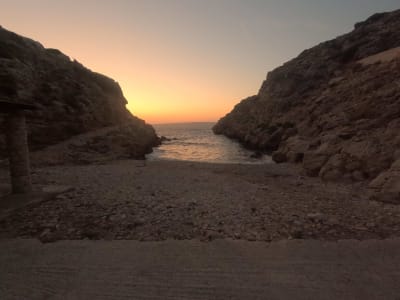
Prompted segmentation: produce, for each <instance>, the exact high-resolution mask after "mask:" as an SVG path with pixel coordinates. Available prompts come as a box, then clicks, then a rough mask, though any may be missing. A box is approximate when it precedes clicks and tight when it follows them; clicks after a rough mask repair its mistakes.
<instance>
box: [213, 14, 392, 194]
mask: <svg viewBox="0 0 400 300" xmlns="http://www.w3.org/2000/svg"><path fill="white" fill-rule="evenodd" d="M214 132H215V133H217V134H224V135H226V136H228V137H231V138H235V139H238V140H239V141H240V142H242V143H244V144H245V145H247V146H249V147H252V148H256V149H259V150H262V151H266V152H270V153H272V156H273V159H274V160H275V161H276V162H287V161H288V162H292V163H301V164H302V165H303V167H304V170H305V172H306V173H307V174H308V175H310V176H320V177H322V178H323V179H326V180H353V181H363V180H373V179H375V180H373V181H372V182H371V188H372V189H374V193H373V195H374V196H375V197H378V198H381V199H383V198H385V199H391V200H388V201H395V202H400V174H399V173H398V172H397V171H398V165H399V159H400V151H399V149H400V134H399V132H400V10H397V11H394V12H390V13H380V14H376V15H373V16H372V17H370V18H369V19H367V20H366V21H365V22H361V23H358V24H356V25H355V28H354V30H353V31H352V32H350V33H348V34H345V35H343V36H340V37H338V38H336V39H334V40H331V41H328V42H324V43H321V44H320V45H318V46H316V47H314V48H311V49H308V50H306V51H304V52H303V53H301V54H300V55H299V56H298V57H297V58H295V59H293V60H291V61H289V62H287V63H285V64H284V65H283V66H281V67H279V68H277V69H275V70H273V71H272V72H270V73H269V74H268V75H267V79H266V80H265V81H264V83H263V84H262V86H261V88H260V90H259V92H258V94H257V95H255V96H252V97H250V98H247V99H245V100H243V101H242V102H241V103H239V104H238V105H236V107H235V108H234V109H233V110H232V112H230V113H229V114H228V115H226V116H225V117H223V118H222V119H221V120H220V121H219V122H218V123H217V124H216V125H215V127H214ZM396 170H397V171H396ZM388 174H390V175H388ZM396 174H397V175H396Z"/></svg>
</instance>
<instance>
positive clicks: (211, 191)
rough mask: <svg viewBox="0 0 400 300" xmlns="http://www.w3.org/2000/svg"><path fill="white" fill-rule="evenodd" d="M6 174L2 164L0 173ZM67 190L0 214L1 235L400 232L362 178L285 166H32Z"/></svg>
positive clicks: (38, 176) (357, 235)
mask: <svg viewBox="0 0 400 300" xmlns="http://www.w3.org/2000/svg"><path fill="white" fill-rule="evenodd" d="M6 177H7V176H6V173H5V171H4V170H2V171H0V180H1V181H3V182H4V181H5V180H7V178H6ZM33 181H34V183H35V184H36V185H46V184H56V185H70V186H73V187H74V189H73V190H72V191H70V192H68V193H65V194H62V195H59V196H57V197H56V198H55V199H53V200H51V201H47V202H43V203H40V204H30V205H28V206H26V207H24V208H20V209H18V210H15V211H14V212H13V213H12V214H10V215H8V216H7V217H3V218H2V219H0V237H2V238H10V237H22V238H32V237H33V238H39V239H40V240H42V241H43V242H51V241H56V240H66V239H133V240H144V241H157V240H165V239H178V240H180V239H200V240H204V241H208V240H213V239H218V238H233V239H243V240H249V241H273V240H281V239H288V238H289V239H292V238H293V239H320V240H340V239H350V238H351V239H361V240H362V239H371V238H378V239H379V238H389V237H398V236H400V206H395V205H388V204H383V203H379V202H373V201H369V200H368V199H367V197H366V193H365V186H364V185H363V184H357V185H355V184H333V183H324V182H322V181H321V180H320V179H318V178H309V177H304V176H302V175H301V173H300V171H299V170H298V169H296V168H295V167H293V166H290V165H275V164H270V165H228V164H207V163H191V162H177V161H151V162H146V163H145V162H143V161H132V160H131V161H115V162H112V163H108V164H103V165H86V166H56V167H45V168H38V169H35V170H34V174H33Z"/></svg>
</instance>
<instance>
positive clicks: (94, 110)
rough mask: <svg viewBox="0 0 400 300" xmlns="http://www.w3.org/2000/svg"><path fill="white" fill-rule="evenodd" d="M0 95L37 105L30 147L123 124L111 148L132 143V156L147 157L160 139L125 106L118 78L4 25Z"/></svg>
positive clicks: (30, 117) (0, 147)
mask: <svg viewBox="0 0 400 300" xmlns="http://www.w3.org/2000/svg"><path fill="white" fill-rule="evenodd" d="M0 98H1V100H6V101H12V102H24V103H29V104H34V105H35V106H36V107H37V108H38V109H37V110H36V111H32V112H28V113H27V123H28V129H29V134H28V136H29V144H30V149H31V150H38V149H42V148H44V147H47V146H49V145H53V144H56V143H58V142H60V141H64V140H66V139H69V138H71V137H73V136H75V135H78V134H82V133H87V132H91V131H93V130H98V129H101V128H105V127H111V126H117V128H124V129H123V130H118V129H114V131H111V132H112V133H113V136H114V138H113V142H114V144H112V143H107V144H108V146H109V147H108V148H109V149H108V151H109V152H112V151H113V150H115V149H114V148H117V149H119V148H120V147H123V145H124V144H125V145H127V144H129V145H130V146H129V147H128V148H129V152H130V154H131V157H134V158H138V157H143V155H144V154H145V153H146V152H148V151H151V147H152V146H154V145H155V144H157V142H158V138H157V136H156V134H155V131H154V129H153V128H152V127H151V126H149V125H147V124H145V122H144V121H142V120H140V119H138V118H136V117H134V116H132V115H131V113H130V112H129V111H128V110H127V109H126V107H125V105H126V103H127V101H126V99H125V98H124V96H123V94H122V90H121V88H120V87H119V85H118V83H117V82H115V81H114V80H112V79H110V78H108V77H106V76H104V75H101V74H98V73H95V72H92V71H90V70H89V69H87V68H85V67H84V66H83V65H81V64H80V63H79V62H77V61H75V60H74V61H71V60H70V58H69V57H68V56H66V55H64V54H63V53H61V52H60V51H59V50H56V49H45V48H44V47H43V46H42V45H41V44H39V43H38V42H35V41H33V40H30V39H28V38H25V37H21V36H19V35H17V34H15V33H12V32H10V31H7V30H5V29H3V28H1V27H0ZM1 121H2V120H1V114H0V123H2V122H1ZM127 128H129V130H127ZM2 129H3V128H2ZM107 132H108V133H109V131H107ZM0 136H1V137H0V156H3V157H4V153H5V142H4V140H3V136H2V135H0ZM121 136H123V138H121ZM98 139H100V140H101V137H98ZM107 139H108V140H110V136H108V138H107ZM134 144H135V145H136V146H137V147H136V148H135V149H133V145H134ZM102 151H106V150H105V147H103V149H102ZM124 151H126V147H125V149H124Z"/></svg>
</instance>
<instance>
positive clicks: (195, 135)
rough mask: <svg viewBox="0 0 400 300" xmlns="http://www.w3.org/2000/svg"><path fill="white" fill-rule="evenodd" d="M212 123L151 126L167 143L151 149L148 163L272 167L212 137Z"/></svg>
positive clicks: (219, 137)
mask: <svg viewBox="0 0 400 300" xmlns="http://www.w3.org/2000/svg"><path fill="white" fill-rule="evenodd" d="M213 125H214V123H180V124H163V125H153V126H154V128H155V129H156V131H157V134H158V135H159V136H165V137H167V138H169V139H171V140H170V141H165V142H163V144H162V145H161V146H160V147H158V148H155V149H154V152H153V153H152V154H149V155H148V156H147V158H148V159H149V160H186V161H200V162H216V163H253V164H264V163H271V159H270V157H269V156H263V157H261V158H252V157H251V155H252V154H253V152H252V151H249V150H247V149H244V148H243V147H242V146H241V145H239V144H238V143H237V142H235V141H232V140H230V139H228V138H226V137H224V136H222V135H214V134H213V132H212V130H211V128H212V126H213Z"/></svg>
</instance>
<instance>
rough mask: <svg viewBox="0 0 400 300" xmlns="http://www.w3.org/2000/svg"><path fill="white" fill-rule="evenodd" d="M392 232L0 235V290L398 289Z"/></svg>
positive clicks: (38, 294) (113, 294)
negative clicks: (249, 237)
mask: <svg viewBox="0 0 400 300" xmlns="http://www.w3.org/2000/svg"><path fill="white" fill-rule="evenodd" d="M399 249H400V240H398V239H397V240H385V241H364V242H359V241H342V242H338V243H330V242H329V243H323V242H318V241H300V240H299V241H284V242H278V243H271V244H269V243H262V242H241V241H231V240H217V241H214V242H210V243H202V242H199V241H165V242H138V241H63V242H57V243H53V244H41V243H39V242H38V241H36V240H3V241H1V242H0V266H1V269H0V299H3V300H8V299H30V300H35V299H63V300H65V299H71V300H72V299H74V300H75V299H85V300H86V299H91V300H94V299H204V300H205V299H207V300H209V299H399V298H400V251H399Z"/></svg>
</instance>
